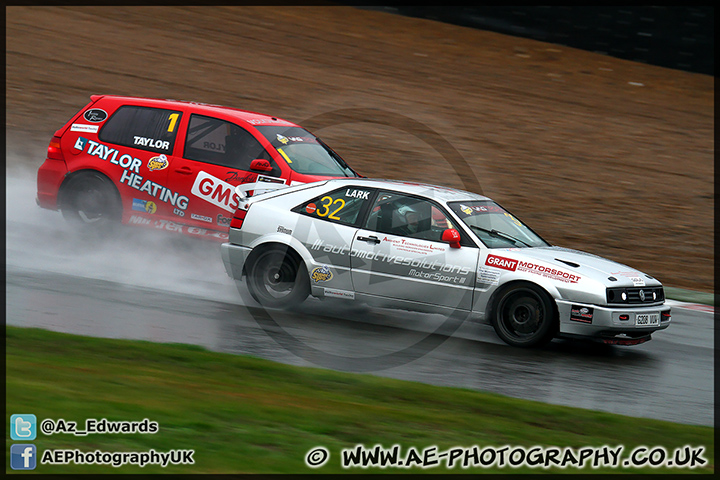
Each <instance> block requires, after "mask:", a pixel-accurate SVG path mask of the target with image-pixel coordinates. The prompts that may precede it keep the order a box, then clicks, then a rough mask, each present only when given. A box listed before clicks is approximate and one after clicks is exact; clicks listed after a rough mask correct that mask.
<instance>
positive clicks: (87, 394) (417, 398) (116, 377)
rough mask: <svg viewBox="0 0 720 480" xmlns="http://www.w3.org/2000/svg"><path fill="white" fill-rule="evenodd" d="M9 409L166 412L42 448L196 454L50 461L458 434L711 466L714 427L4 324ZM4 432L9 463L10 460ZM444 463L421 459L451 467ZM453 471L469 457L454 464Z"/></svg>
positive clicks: (444, 443) (334, 463) (427, 442)
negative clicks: (695, 455)
mask: <svg viewBox="0 0 720 480" xmlns="http://www.w3.org/2000/svg"><path fill="white" fill-rule="evenodd" d="M6 347H7V379H6V380H7V399H6V403H7V417H8V418H7V419H6V422H9V417H10V415H11V414H14V413H32V414H34V415H36V417H37V420H38V423H40V422H41V421H42V420H44V419H46V418H51V419H59V418H62V419H65V420H70V421H77V422H78V425H79V427H80V428H83V427H84V425H85V419H87V418H97V419H100V418H106V419H108V420H112V421H119V420H130V421H139V420H142V419H144V418H148V419H150V420H152V421H156V422H158V423H159V426H160V430H159V432H158V433H156V434H153V435H142V434H105V435H99V434H96V435H88V436H84V437H83V436H73V435H67V434H65V435H63V434H55V435H52V436H46V435H42V434H39V435H38V438H37V439H36V440H34V441H33V442H31V443H34V444H35V445H36V446H37V449H38V455H42V453H43V451H44V450H46V449H61V448H62V449H76V448H77V449H79V450H82V451H95V450H100V451H105V452H112V451H138V452H139V451H147V450H149V449H155V450H156V451H169V450H173V449H192V450H194V451H195V453H194V456H193V459H194V461H195V464H194V465H176V466H168V467H167V468H161V467H159V466H156V465H148V466H145V467H144V468H140V467H137V466H131V465H126V466H123V467H119V468H114V467H112V466H88V465H74V464H70V465H41V464H39V465H38V467H37V469H36V470H35V472H36V473H98V472H107V471H111V472H115V473H137V472H143V473H152V472H162V473H171V472H172V473H200V472H206V473H243V472H250V473H332V472H343V471H344V472H352V473H366V472H378V473H380V472H382V473H389V472H403V473H405V472H411V471H413V470H406V469H402V468H389V469H380V468H370V469H368V470H364V469H361V468H354V469H350V470H344V469H342V468H341V466H340V455H341V453H340V452H341V450H342V449H343V448H352V447H354V446H356V445H357V444H363V445H365V446H366V447H372V446H374V445H376V444H381V445H382V446H383V447H385V448H390V447H391V446H393V445H395V444H399V445H400V446H401V447H402V448H403V452H405V451H406V450H407V449H408V448H410V447H414V448H416V449H417V450H418V451H420V452H422V450H423V449H425V448H427V447H430V446H437V448H438V450H439V451H443V450H447V449H448V448H451V447H457V446H462V447H471V446H473V445H477V446H478V447H480V448H484V447H488V446H494V447H502V446H505V445H509V446H513V447H515V446H524V447H532V446H545V447H550V446H555V447H560V448H565V447H570V448H573V449H579V448H581V447H601V446H605V445H607V446H610V447H617V446H620V445H622V446H623V447H624V452H626V453H624V454H623V458H624V457H625V456H626V455H627V454H628V453H629V452H630V451H631V450H632V449H633V448H634V447H636V446H640V445H645V446H648V447H654V446H662V447H664V448H665V449H666V450H667V451H668V452H672V451H673V450H674V449H675V448H677V447H683V446H685V445H690V446H693V447H698V446H704V447H705V452H704V453H703V457H704V458H705V459H707V460H708V463H707V464H705V465H704V467H702V468H696V469H694V470H687V469H677V468H676V469H665V468H648V467H646V468H640V469H637V468H615V469H610V468H609V469H604V470H603V469H597V470H595V469H592V468H589V467H588V468H586V469H585V470H584V472H587V473H591V472H592V473H599V472H618V473H619V472H623V473H642V472H645V473H647V472H652V473H656V472H666V471H673V472H678V473H686V472H695V473H711V472H713V471H714V443H713V429H712V428H710V427H700V426H689V425H681V424H675V423H669V422H663V421H656V420H648V419H638V418H631V417H625V416H620V415H613V414H608V413H601V412H595V411H589V410H582V409H576V408H568V407H560V406H554V405H548V404H543V403H539V402H532V401H525V400H518V399H513V398H508V397H504V396H501V395H495V394H488V393H482V392H477V391H472V390H467V389H460V388H446V387H435V386H431V385H425V384H421V383H414V382H406V381H399V380H392V379H386V378H380V377H375V376H372V375H356V374H346V373H340V372H334V371H328V370H322V369H315V368H299V367H293V366H288V365H283V364H279V363H274V362H270V361H267V360H262V359H257V358H253V357H247V356H240V355H231V354H223V353H215V352H210V351H207V350H205V349H203V348H201V347H194V346H188V345H177V344H155V343H150V342H141V341H128V340H109V339H99V338H91V337H81V336H75V335H67V334H60V333H55V332H49V331H45V330H40V329H27V328H16V327H7V329H6ZM12 443H18V442H13V441H11V440H9V434H8V439H7V446H8V448H7V462H8V463H7V471H8V472H10V471H11V470H10V463H9V462H10V459H9V452H10V447H9V445H10V444H12ZM317 446H324V447H326V448H327V449H328V450H329V452H330V460H329V461H328V463H327V464H325V465H324V466H323V467H321V468H319V469H317V470H313V469H310V468H308V467H307V466H306V465H305V461H304V459H305V455H306V454H307V452H308V451H310V450H311V449H312V448H314V447H317ZM444 465H445V464H444V463H441V465H440V466H438V467H436V468H430V469H426V470H420V471H421V472H426V473H444V472H447V471H448V470H447V469H446V468H445V466H444ZM451 471H452V472H458V473H467V472H468V471H472V470H463V469H461V468H455V469H453V470H451ZM477 471H480V472H496V471H497V472H504V473H523V472H537V473H540V472H548V471H550V472H552V471H557V472H558V473H577V472H578V469H576V468H565V469H559V468H556V469H552V468H551V469H550V470H545V469H543V468H530V467H520V468H510V467H506V468H503V469H497V468H478V469H477Z"/></svg>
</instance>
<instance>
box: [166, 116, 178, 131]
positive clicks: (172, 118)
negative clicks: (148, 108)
mask: <svg viewBox="0 0 720 480" xmlns="http://www.w3.org/2000/svg"><path fill="white" fill-rule="evenodd" d="M178 118H180V114H179V113H171V114H170V116H169V117H168V120H170V126H168V130H167V131H168V133H172V132H173V130H175V124H176V123H177V120H178Z"/></svg>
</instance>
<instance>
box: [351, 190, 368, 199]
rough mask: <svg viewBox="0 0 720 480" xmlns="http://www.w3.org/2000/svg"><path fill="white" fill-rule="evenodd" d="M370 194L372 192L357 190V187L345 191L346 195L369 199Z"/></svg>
mask: <svg viewBox="0 0 720 480" xmlns="http://www.w3.org/2000/svg"><path fill="white" fill-rule="evenodd" d="M369 195H370V192H366V191H364V190H355V189H353V190H351V189H349V188H348V189H347V191H346V192H345V196H346V197H351V198H361V199H363V200H368V196H369Z"/></svg>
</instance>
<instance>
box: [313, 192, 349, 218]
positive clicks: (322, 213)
mask: <svg viewBox="0 0 720 480" xmlns="http://www.w3.org/2000/svg"><path fill="white" fill-rule="evenodd" d="M325 200H327V203H323V204H322V205H321V206H322V207H323V210H318V211H317V214H318V216H319V217H324V216H326V215H327V217H328V218H329V219H331V220H340V217H338V216H336V215H335V214H336V213H338V212H339V211H340V210H342V209H343V207H345V200H343V199H342V198H338V199H335V200H334V201H333V198H332V197H330V196H327V197H323V198H321V199H320V201H321V202H324V201H325ZM336 203H337V204H340V206H339V207H338V208H336V209H335V210H333V211H332V213H331V212H330V205H335V204H336ZM328 214H329V215H328Z"/></svg>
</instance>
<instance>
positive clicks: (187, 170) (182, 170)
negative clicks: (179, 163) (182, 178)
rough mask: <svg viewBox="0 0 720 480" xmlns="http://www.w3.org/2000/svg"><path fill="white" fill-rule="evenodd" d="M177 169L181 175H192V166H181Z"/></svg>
mask: <svg viewBox="0 0 720 480" xmlns="http://www.w3.org/2000/svg"><path fill="white" fill-rule="evenodd" d="M175 171H176V172H177V173H179V174H181V175H190V174H192V173H193V170H192V168H190V167H180V168H176V169H175Z"/></svg>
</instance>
